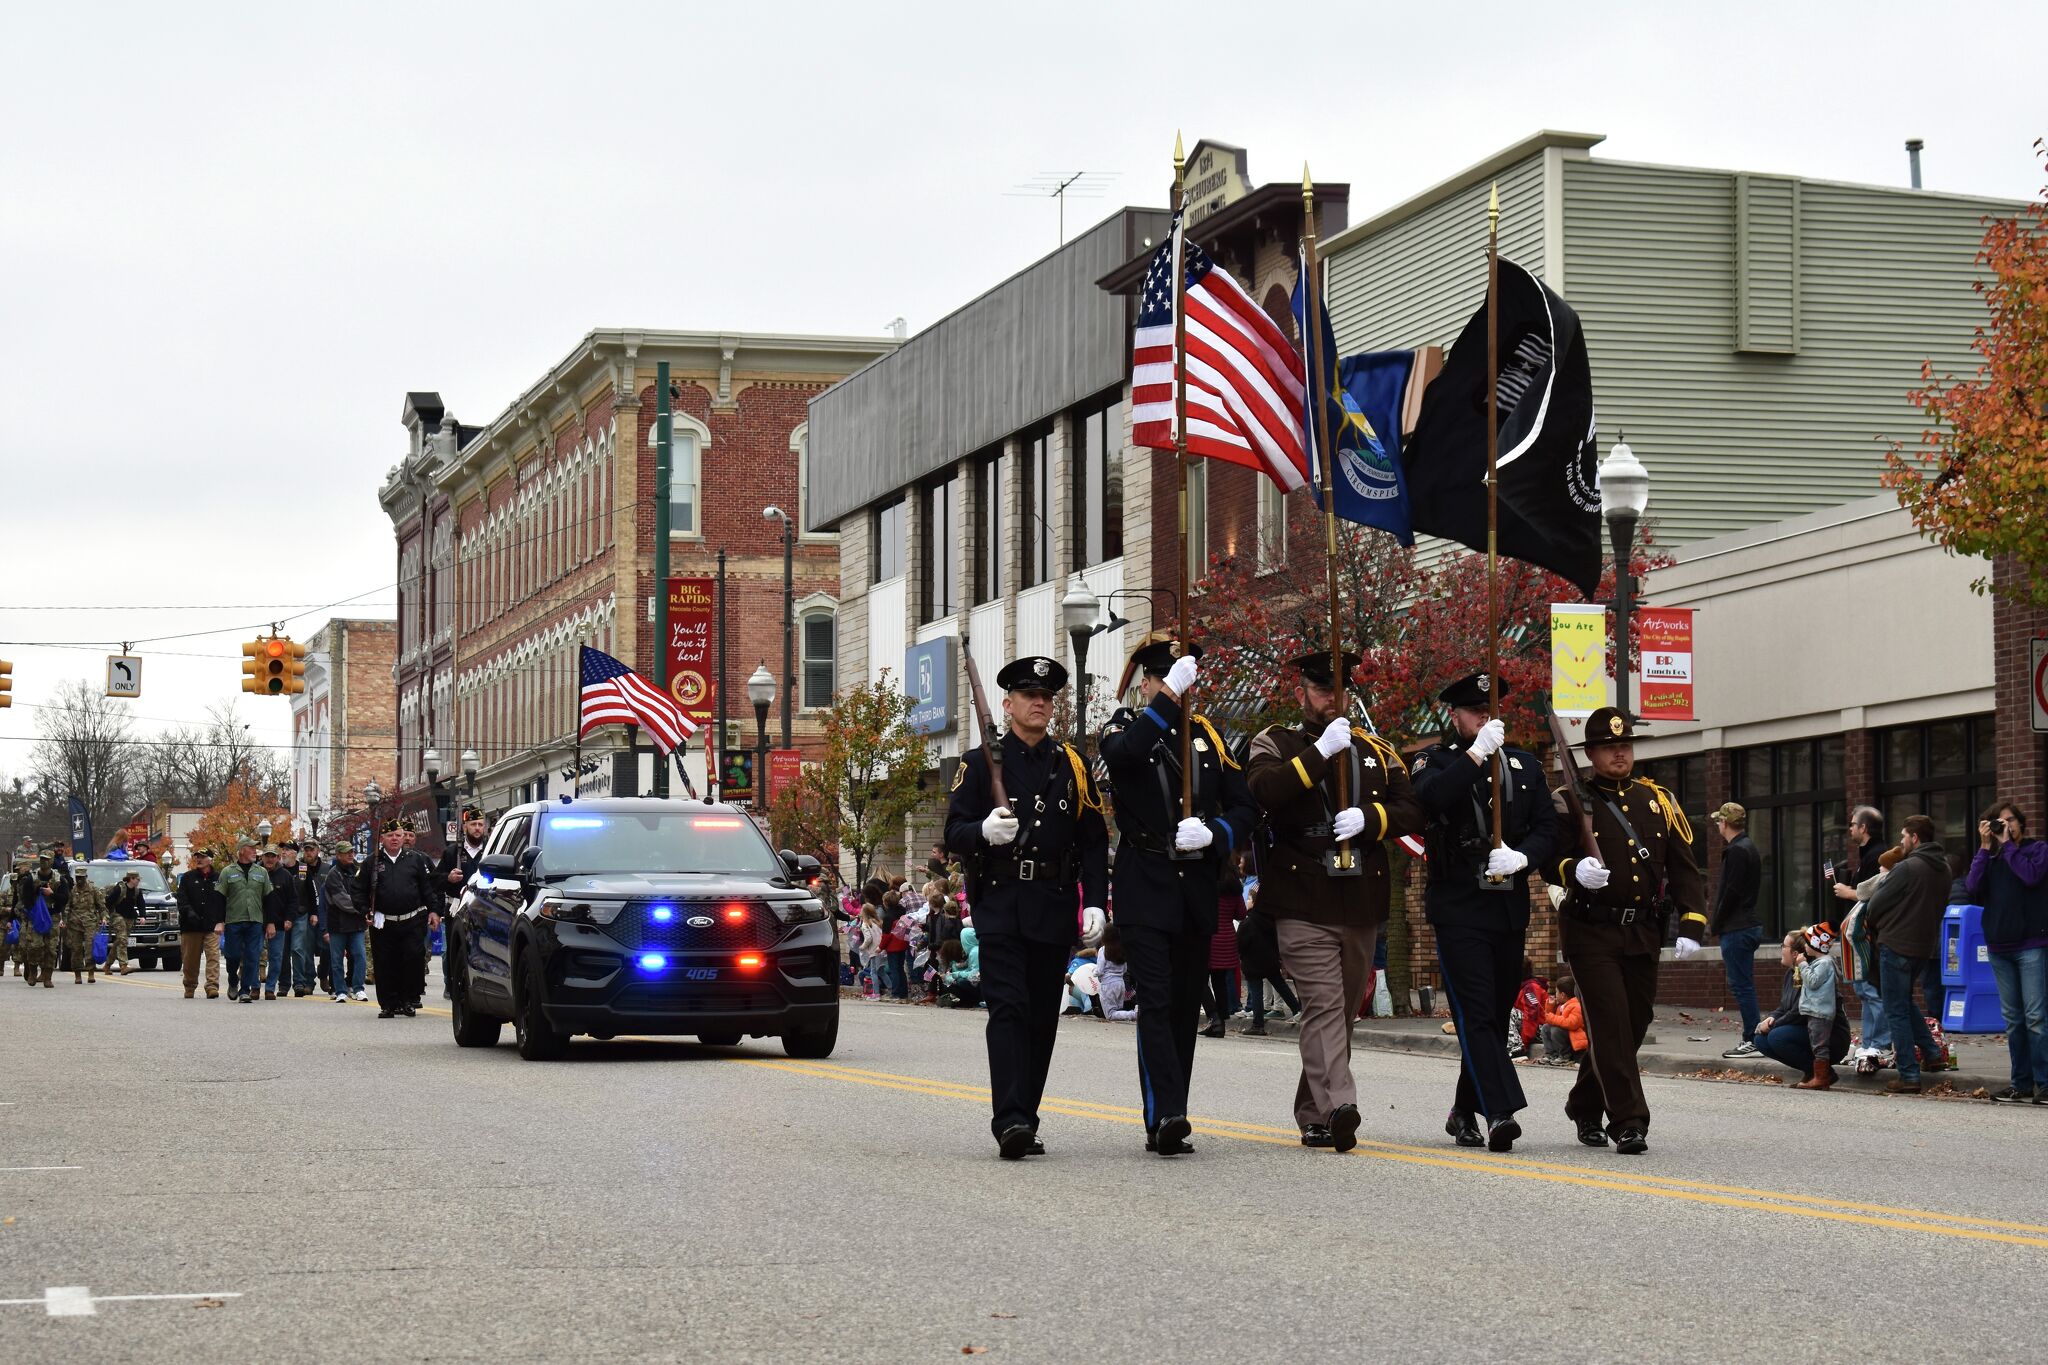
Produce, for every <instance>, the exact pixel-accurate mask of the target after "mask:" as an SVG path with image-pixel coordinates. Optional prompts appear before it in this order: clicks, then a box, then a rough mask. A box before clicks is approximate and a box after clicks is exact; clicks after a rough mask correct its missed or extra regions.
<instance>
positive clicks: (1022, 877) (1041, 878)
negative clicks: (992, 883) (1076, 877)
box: [983, 858, 1069, 886]
mask: <svg viewBox="0 0 2048 1365" xmlns="http://www.w3.org/2000/svg"><path fill="white" fill-rule="evenodd" d="M983 870H984V871H985V872H986V874H987V875H988V876H989V877H990V878H992V879H994V880H996V881H1017V882H1031V883H1033V884H1039V883H1043V884H1045V885H1047V886H1059V885H1063V884H1065V883H1066V882H1067V881H1068V880H1069V879H1068V877H1067V873H1066V864H1065V862H1064V860H1063V859H1059V858H1004V859H1002V860H1000V861H997V860H995V859H990V860H988V862H987V863H986V864H985V865H984V869H983Z"/></svg>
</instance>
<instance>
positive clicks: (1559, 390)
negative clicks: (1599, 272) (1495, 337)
mask: <svg viewBox="0 0 2048 1365" xmlns="http://www.w3.org/2000/svg"><path fill="white" fill-rule="evenodd" d="M1495 392H1496V394H1497V395H1498V401H1499V418H1500V457H1499V459H1500V490H1499V491H1500V552H1501V553H1502V554H1504V555H1508V556H1511V557H1512V558H1515V559H1520V560H1525V561H1527V562H1528V563H1530V564H1534V565H1536V566H1537V567H1538V568H1543V569H1548V570H1550V571H1551V572H1552V573H1555V574H1559V575H1561V576H1562V577H1564V578H1566V579H1569V580H1570V581H1571V582H1572V583H1573V584H1574V585H1575V586H1576V587H1577V588H1578V589H1579V590H1580V591H1581V592H1583V593H1585V594H1586V596H1588V597H1591V596H1592V595H1593V594H1594V593H1595V592H1596V591H1598V589H1599V586H1600V558H1601V556H1600V493H1599V490H1598V485H1597V473H1596V471H1597V467H1598V463H1599V451H1598V447H1597V444H1596V442H1595V439H1594V438H1595V436H1596V434H1597V427H1596V424H1595V421H1594V414H1593V373H1592V369H1591V367H1590V366H1589V365H1588V363H1587V360H1586V338H1585V335H1584V333H1582V332H1581V331H1580V330H1579V315H1578V314H1577V313H1574V312H1573V311H1572V309H1571V305H1570V304H1568V303H1566V302H1565V301H1564V300H1563V299H1561V298H1559V297H1558V296H1557V295H1556V294H1554V293H1552V292H1551V291H1550V290H1549V289H1548V288H1546V287H1545V286H1544V285H1543V283H1542V282H1541V281H1540V280H1538V279H1537V278H1536V277H1535V276H1534V275H1531V274H1530V273H1529V272H1528V271H1526V270H1524V269H1523V268H1522V267H1521V266H1518V265H1516V264H1515V263H1514V262H1513V261H1509V260H1506V259H1502V261H1501V262H1500V375H1499V378H1498V381H1497V383H1496V385H1495ZM1402 454H1403V460H1402V472H1403V473H1404V474H1405V476H1406V481H1407V486H1408V503H1409V512H1410V516H1411V519H1412V521H1413V524H1414V528H1415V529H1416V530H1417V531H1420V532H1423V533H1425V534H1427V535H1433V536H1442V537H1444V538H1445V539H1447V540H1455V541H1457V542H1458V543H1459V544H1461V545H1466V546H1469V547H1470V548H1472V549H1474V550H1479V551H1484V550H1485V549H1486V304H1485V303H1484V301H1482V302H1481V303H1480V305H1479V311H1478V312H1476V313H1474V314H1473V315H1472V318H1471V320H1470V321H1469V322H1467V323H1466V324H1465V330H1464V331H1463V332H1461V333H1460V334H1459V336H1458V340H1457V344H1456V345H1455V346H1453V347H1452V348H1451V353H1450V355H1449V356H1448V357H1446V358H1445V361H1444V369H1443V373H1442V374H1440V375H1438V376H1437V378H1436V382H1434V383H1433V384H1431V385H1430V386H1429V388H1428V389H1427V390H1426V391H1425V392H1424V394H1423V398H1422V413H1421V416H1420V417H1419V418H1418V420H1417V421H1416V424H1415V434H1414V435H1413V436H1411V437H1410V438H1409V440H1408V443H1407V446H1406V448H1405V449H1404V450H1403V452H1402Z"/></svg>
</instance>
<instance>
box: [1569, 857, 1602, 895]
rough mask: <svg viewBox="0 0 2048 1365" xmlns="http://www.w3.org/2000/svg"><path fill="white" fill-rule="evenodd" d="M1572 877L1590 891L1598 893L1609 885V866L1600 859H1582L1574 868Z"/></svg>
mask: <svg viewBox="0 0 2048 1365" xmlns="http://www.w3.org/2000/svg"><path fill="white" fill-rule="evenodd" d="M1572 876H1573V877H1574V878H1576V879H1577V880H1578V883H1579V885H1580V886H1583V887H1585V888H1586V889H1587V890H1588V891H1598V890H1599V889H1600V888H1601V887H1603V886H1605V885H1607V876H1608V873H1607V865H1606V864H1605V863H1603V862H1601V861H1600V860H1599V859H1598V858H1581V859H1579V861H1578V864H1577V866H1575V867H1573V868H1572Z"/></svg>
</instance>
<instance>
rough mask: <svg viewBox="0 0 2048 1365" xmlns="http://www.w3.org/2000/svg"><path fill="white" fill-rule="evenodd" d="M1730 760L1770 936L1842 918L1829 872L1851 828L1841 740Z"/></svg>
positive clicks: (1742, 753) (1794, 744)
mask: <svg viewBox="0 0 2048 1365" xmlns="http://www.w3.org/2000/svg"><path fill="white" fill-rule="evenodd" d="M1730 757H1731V759H1732V764H1731V766H1732V768H1733V771H1734V778H1735V782H1734V787H1735V800H1736V802H1737V803H1738V804H1740V805H1741V806H1742V807H1743V808H1744V809H1745V810H1746V811H1748V812H1749V837H1750V841H1751V842H1752V843H1754V844H1755V845H1756V851H1757V856H1758V859H1759V860H1760V861H1761V862H1762V864H1763V879H1762V883H1761V885H1760V886H1759V887H1758V890H1757V915H1758V917H1759V918H1761V919H1762V920H1763V922H1764V929H1765V932H1766V933H1767V934H1768V935H1770V936H1778V935H1782V934H1786V933H1789V932H1790V931H1791V930H1793V929H1796V928H1798V927H1799V926H1801V925H1803V924H1812V923H1814V922H1815V921H1817V920H1828V921H1833V920H1835V919H1837V918H1839V915H1838V912H1837V910H1836V907H1835V904H1834V902H1833V898H1832V896H1830V895H1829V893H1828V890H1827V884H1826V879H1825V877H1824V876H1823V864H1825V863H1826V862H1827V861H1828V860H1829V859H1833V860H1835V861H1836V862H1837V863H1839V862H1840V861H1841V858H1842V846H1843V839H1844V830H1845V826H1846V823H1847V820H1848V811H1847V807H1846V805H1845V803H1844V800H1843V789H1842V785H1841V781H1842V737H1841V736H1840V735H1830V736H1828V737H1827V738H1825V739H1801V740H1793V741H1791V742H1790V743H1786V744H1765V745H1758V746H1757V747H1755V748H1752V749H1738V750H1736V751H1735V752H1734V753H1733V754H1732V755H1731V756H1730ZM1709 837H1712V836H1709Z"/></svg>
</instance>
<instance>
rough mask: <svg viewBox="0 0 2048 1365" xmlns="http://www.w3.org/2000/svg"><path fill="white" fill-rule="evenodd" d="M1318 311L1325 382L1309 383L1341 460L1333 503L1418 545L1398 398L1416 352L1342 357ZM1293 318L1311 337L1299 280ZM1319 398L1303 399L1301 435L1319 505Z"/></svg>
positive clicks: (1350, 517) (1342, 512)
mask: <svg viewBox="0 0 2048 1365" xmlns="http://www.w3.org/2000/svg"><path fill="white" fill-rule="evenodd" d="M1305 273H1306V272H1304V274H1305ZM1317 312H1318V314H1320V317H1319V319H1318V320H1319V321H1320V322H1321V323H1322V332H1323V369H1324V371H1325V373H1324V375H1323V378H1322V382H1321V384H1320V386H1319V385H1318V384H1317V382H1316V380H1315V378H1314V377H1311V378H1310V381H1309V389H1310V392H1311V395H1313V393H1314V392H1315V391H1316V390H1317V389H1318V388H1319V387H1320V390H1321V392H1322V393H1323V394H1324V395H1325V397H1326V399H1327V403H1328V422H1329V431H1330V444H1331V445H1333V446H1335V447H1336V450H1337V460H1336V463H1335V464H1334V465H1333V466H1332V467H1331V470H1330V475H1331V477H1330V487H1331V491H1332V495H1333V501H1334V503H1335V508H1334V510H1335V511H1336V514H1337V515H1338V516H1340V517H1342V518H1343V519H1344V520H1346V521H1353V522H1357V523H1358V524H1359V525H1360V526H1373V527H1377V528H1378V529H1380V530H1382V531H1385V532H1387V533H1388V534H1389V535H1392V536H1394V537H1395V538H1396V539H1398V540H1399V541H1400V542H1401V543H1402V544H1403V545H1413V544H1414V543H1415V532H1414V530H1413V529H1412V528H1411V527H1410V526H1409V523H1408V487H1407V480H1406V477H1405V476H1404V475H1403V473H1402V472H1401V404H1402V402H1403V401H1404V400H1405V399H1406V397H1407V392H1408V374H1409V371H1410V369H1411V368H1412V367H1413V365H1414V362H1415V353H1414V352H1413V351H1374V352H1371V353H1369V354H1366V355H1355V356H1350V357H1347V358H1346V359H1345V360H1344V361H1343V362H1342V363H1341V364H1340V363H1339V362H1338V360H1337V339H1336V335H1335V333H1333V332H1332V331H1331V329H1330V317H1329V314H1328V313H1327V312H1326V311H1324V310H1322V309H1320V308H1318V309H1317ZM1294 323H1295V327H1296V329H1297V330H1298V331H1300V332H1301V334H1302V335H1303V336H1306V335H1307V323H1306V320H1305V311H1304V308H1303V303H1302V292H1301V284H1300V282H1299V281H1298V280H1297V282H1296V283H1295V286H1294ZM1306 349H1307V348H1306V347H1304V352H1306ZM1311 368H1313V366H1312V365H1311ZM1314 402H1315V400H1314V398H1313V396H1311V397H1310V398H1309V399H1308V402H1307V404H1305V405H1304V411H1303V414H1302V419H1303V426H1304V432H1303V435H1304V438H1305V441H1304V443H1305V444H1306V445H1307V446H1308V451H1309V467H1310V469H1311V471H1312V472H1313V473H1314V475H1315V477H1314V478H1312V479H1311V480H1310V482H1309V491H1310V492H1311V493H1312V494H1314V495H1315V499H1316V504H1317V505H1318V506H1321V505H1322V467H1321V466H1320V465H1319V464H1318V463H1317V461H1318V460H1320V459H1321V458H1322V450H1321V448H1320V446H1319V444H1318V438H1317V434H1316V424H1315V408H1314Z"/></svg>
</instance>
